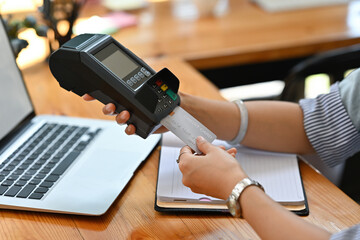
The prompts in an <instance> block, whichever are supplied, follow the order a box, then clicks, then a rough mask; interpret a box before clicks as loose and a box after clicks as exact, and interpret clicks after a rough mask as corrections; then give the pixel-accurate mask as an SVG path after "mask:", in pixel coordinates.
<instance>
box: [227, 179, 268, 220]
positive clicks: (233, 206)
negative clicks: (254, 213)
mask: <svg viewBox="0 0 360 240" xmlns="http://www.w3.org/2000/svg"><path fill="white" fill-rule="evenodd" d="M253 185H254V186H257V187H259V188H260V189H261V190H263V191H264V192H265V190H264V188H263V186H262V185H261V184H260V183H258V182H257V181H255V180H252V179H250V178H248V177H246V178H244V179H243V180H241V181H240V182H238V183H237V184H236V185H235V187H234V189H233V190H232V191H231V194H230V196H229V198H228V200H227V202H226V205H227V206H228V208H229V211H230V213H231V215H233V216H234V217H240V218H241V217H242V211H241V206H240V202H239V198H240V195H241V193H242V192H243V191H244V190H245V189H246V188H247V187H249V186H253Z"/></svg>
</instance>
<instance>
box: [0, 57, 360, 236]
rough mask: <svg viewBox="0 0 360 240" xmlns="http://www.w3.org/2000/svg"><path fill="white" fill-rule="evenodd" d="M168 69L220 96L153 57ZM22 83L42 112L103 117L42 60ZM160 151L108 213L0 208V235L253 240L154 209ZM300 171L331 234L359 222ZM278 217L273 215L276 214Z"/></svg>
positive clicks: (349, 204) (235, 227)
mask: <svg viewBox="0 0 360 240" xmlns="http://www.w3.org/2000/svg"><path fill="white" fill-rule="evenodd" d="M150 64H151V65H152V66H153V67H154V68H155V69H160V68H162V67H163V66H167V67H168V68H170V69H171V70H172V71H173V72H174V73H175V74H176V75H177V76H178V77H179V78H180V79H181V84H180V89H181V90H182V91H184V92H188V93H191V94H196V95H200V96H203V97H207V98H213V99H221V96H220V95H219V93H218V91H217V89H216V88H215V87H214V86H213V85H211V84H210V83H209V82H208V81H207V80H206V79H204V78H203V77H202V76H201V75H200V74H199V73H198V72H197V71H196V70H194V69H193V68H191V67H190V66H189V65H188V64H186V63H184V62H182V61H180V60H177V59H161V60H157V61H151V62H150ZM24 76H25V80H26V84H27V86H28V88H29V92H30V95H31V97H32V99H33V101H34V105H35V109H36V111H37V113H40V114H49V113H50V114H65V115H71V116H82V117H92V118H105V119H106V118H107V117H105V116H103V115H102V114H101V110H100V109H101V104H100V103H98V102H95V101H94V102H91V103H86V102H84V101H82V100H81V98H79V97H77V96H76V95H75V94H72V93H68V92H66V91H65V90H62V89H61V88H60V87H59V86H58V84H57V82H56V81H55V80H54V79H53V78H52V76H51V74H50V72H49V70H48V68H47V65H46V64H45V63H42V64H39V65H36V66H34V67H32V68H29V69H25V70H24ZM158 158H159V150H158V149H157V150H156V151H154V152H153V153H152V155H151V156H150V157H149V158H148V159H147V160H146V161H145V162H144V163H143V164H142V165H141V166H140V167H139V169H138V171H137V172H136V173H135V175H134V177H133V179H132V180H131V181H130V182H129V184H128V186H127V187H126V188H125V189H124V191H123V192H122V193H121V194H120V196H119V197H118V198H117V200H116V201H115V202H114V204H113V205H112V207H111V208H110V209H109V211H108V212H107V213H106V214H104V215H103V216H100V217H88V216H72V215H61V214H50V213H33V212H24V211H12V210H1V212H0V227H1V238H6V239H257V238H258V236H257V235H256V234H255V233H254V231H253V230H252V229H251V227H250V226H249V225H248V224H247V223H246V221H245V220H242V219H235V218H232V217H230V216H228V215H200V214H194V215H190V214H161V213H158V212H156V211H155V210H154V195H155V187H156V178H157V167H158ZM301 172H302V176H303V180H304V185H305V190H306V193H307V197H308V201H309V206H310V216H308V217H304V219H305V220H307V221H310V222H312V223H314V224H316V225H319V226H321V227H324V228H326V229H327V230H329V231H331V232H336V231H338V230H339V229H344V228H346V227H349V226H351V225H353V224H356V223H359V222H360V206H359V205H358V204H356V203H355V202H354V201H352V200H351V199H350V198H349V197H347V196H346V195H345V194H344V193H343V192H341V191H340V190H339V189H338V188H337V187H335V186H334V185H333V184H332V183H330V182H329V181H328V180H327V179H325V178H324V177H323V176H321V175H319V174H318V173H316V172H315V171H314V170H313V169H311V168H310V167H309V166H307V165H306V164H301ZM274 217H276V216H274Z"/></svg>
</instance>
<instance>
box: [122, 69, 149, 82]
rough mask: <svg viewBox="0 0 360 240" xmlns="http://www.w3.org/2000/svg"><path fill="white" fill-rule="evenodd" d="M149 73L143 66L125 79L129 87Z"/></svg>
mask: <svg viewBox="0 0 360 240" xmlns="http://www.w3.org/2000/svg"><path fill="white" fill-rule="evenodd" d="M150 75H151V73H150V72H149V71H148V70H147V69H146V68H144V67H142V68H140V71H138V72H137V73H135V74H134V75H133V76H132V77H130V79H129V80H127V81H126V83H127V84H129V86H130V87H132V86H133V85H135V84H136V83H137V82H139V81H141V80H142V79H143V78H145V77H149V76H150Z"/></svg>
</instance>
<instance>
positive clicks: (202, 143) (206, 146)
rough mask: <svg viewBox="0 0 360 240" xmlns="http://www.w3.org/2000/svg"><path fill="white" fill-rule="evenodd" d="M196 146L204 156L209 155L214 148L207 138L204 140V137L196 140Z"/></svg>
mask: <svg viewBox="0 0 360 240" xmlns="http://www.w3.org/2000/svg"><path fill="white" fill-rule="evenodd" d="M196 145H197V147H198V148H199V150H200V151H201V152H202V153H204V154H207V153H208V152H209V151H210V149H211V147H212V144H211V143H209V142H208V141H206V140H205V138H203V137H202V136H199V137H197V138H196Z"/></svg>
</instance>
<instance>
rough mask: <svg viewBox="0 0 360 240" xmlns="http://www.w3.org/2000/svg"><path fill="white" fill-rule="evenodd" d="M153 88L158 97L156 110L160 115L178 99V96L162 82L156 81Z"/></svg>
mask: <svg viewBox="0 0 360 240" xmlns="http://www.w3.org/2000/svg"><path fill="white" fill-rule="evenodd" d="M152 87H153V88H154V89H155V92H156V94H157V96H158V104H157V106H156V110H155V111H156V112H158V113H160V112H162V111H163V110H165V109H167V108H168V107H170V106H171V105H172V104H173V103H174V101H175V100H176V99H177V98H178V96H177V94H176V93H174V92H173V91H172V90H171V89H169V87H168V86H167V85H166V84H165V83H164V82H163V81H161V80H156V82H155V83H154V84H153V85H152Z"/></svg>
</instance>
